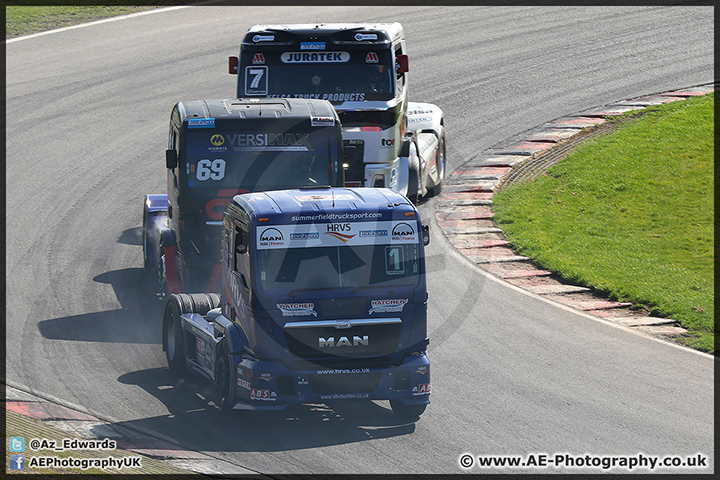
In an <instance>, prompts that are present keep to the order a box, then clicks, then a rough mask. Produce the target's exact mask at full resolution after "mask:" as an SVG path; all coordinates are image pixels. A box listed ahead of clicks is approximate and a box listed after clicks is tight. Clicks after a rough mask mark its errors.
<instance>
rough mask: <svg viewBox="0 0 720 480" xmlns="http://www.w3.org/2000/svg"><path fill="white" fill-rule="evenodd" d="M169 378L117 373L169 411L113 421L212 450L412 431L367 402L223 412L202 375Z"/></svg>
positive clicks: (300, 445) (157, 372) (295, 446)
mask: <svg viewBox="0 0 720 480" xmlns="http://www.w3.org/2000/svg"><path fill="white" fill-rule="evenodd" d="M171 378H172V377H171V376H170V372H169V370H168V369H167V368H154V369H148V370H141V371H136V372H131V373H128V374H125V375H122V376H121V377H119V378H118V381H120V382H121V383H125V384H131V385H137V386H139V387H141V388H142V389H143V390H145V391H147V392H148V393H150V394H151V395H153V396H154V397H155V398H157V399H158V400H160V401H161V402H162V403H163V404H164V405H165V406H166V407H167V408H168V410H169V411H170V414H169V415H166V416H161V417H152V418H145V419H140V420H134V421H130V422H121V423H119V424H118V425H120V426H124V427H126V428H131V429H134V430H137V429H141V430H144V431H147V430H148V429H149V430H151V431H154V432H162V433H163V435H164V436H166V437H170V438H173V439H174V440H175V442H176V443H179V444H181V445H182V448H185V449H190V450H196V451H212V452H272V451H284V450H299V449H306V448H314V447H322V446H329V445H339V444H346V443H352V442H360V441H366V440H374V439H379V438H389V437H396V436H400V435H407V434H411V433H413V432H414V431H415V425H414V424H413V423H404V422H400V421H399V420H398V419H397V417H396V416H395V415H394V414H393V413H392V411H391V410H390V409H389V408H384V407H383V406H381V405H380V404H378V403H375V402H370V401H362V402H361V401H350V402H337V403H334V404H332V405H331V406H327V405H324V404H312V405H310V404H307V405H305V404H303V405H297V406H293V407H288V409H286V410H283V411H274V412H256V411H238V410H234V411H231V412H223V411H220V410H219V409H218V408H217V407H216V406H215V404H214V401H213V398H214V393H213V391H212V385H211V383H210V382H209V381H208V380H206V379H204V378H201V377H199V375H195V374H189V375H187V376H186V377H185V378H184V379H182V380H179V381H178V380H176V381H172V380H171ZM240 432H243V433H242V434H240ZM178 448H179V447H178Z"/></svg>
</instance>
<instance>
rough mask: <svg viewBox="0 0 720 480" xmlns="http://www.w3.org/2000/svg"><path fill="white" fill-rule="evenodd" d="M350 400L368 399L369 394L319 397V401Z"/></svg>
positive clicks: (340, 394)
mask: <svg viewBox="0 0 720 480" xmlns="http://www.w3.org/2000/svg"><path fill="white" fill-rule="evenodd" d="M351 398H370V394H369V393H333V394H332V395H320V400H346V399H351Z"/></svg>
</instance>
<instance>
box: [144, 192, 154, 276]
mask: <svg viewBox="0 0 720 480" xmlns="http://www.w3.org/2000/svg"><path fill="white" fill-rule="evenodd" d="M147 217H148V210H147V202H143V230H142V231H143V266H144V267H145V270H151V269H152V260H151V258H150V255H149V247H150V246H149V245H148V231H147V229H148V225H147Z"/></svg>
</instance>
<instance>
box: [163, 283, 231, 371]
mask: <svg viewBox="0 0 720 480" xmlns="http://www.w3.org/2000/svg"><path fill="white" fill-rule="evenodd" d="M219 306H220V295H218V294H217V293H194V294H191V295H188V294H184V293H181V294H177V295H170V297H168V300H167V303H166V304H165V313H164V315H163V348H164V350H165V358H166V359H167V362H168V366H169V367H170V372H171V373H173V374H174V375H178V376H181V375H183V374H184V373H185V336H184V335H183V332H182V324H181V322H180V315H183V314H186V313H197V314H200V315H207V313H208V312H209V311H210V310H212V309H214V308H217V307H219Z"/></svg>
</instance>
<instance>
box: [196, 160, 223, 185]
mask: <svg viewBox="0 0 720 480" xmlns="http://www.w3.org/2000/svg"><path fill="white" fill-rule="evenodd" d="M196 178H197V179H198V180H199V181H201V182H204V181H205V180H209V179H212V180H222V179H223V178H225V160H223V159H222V158H218V159H216V160H213V161H212V162H211V161H210V160H207V159H203V160H200V161H199V162H198V164H197V172H196Z"/></svg>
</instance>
